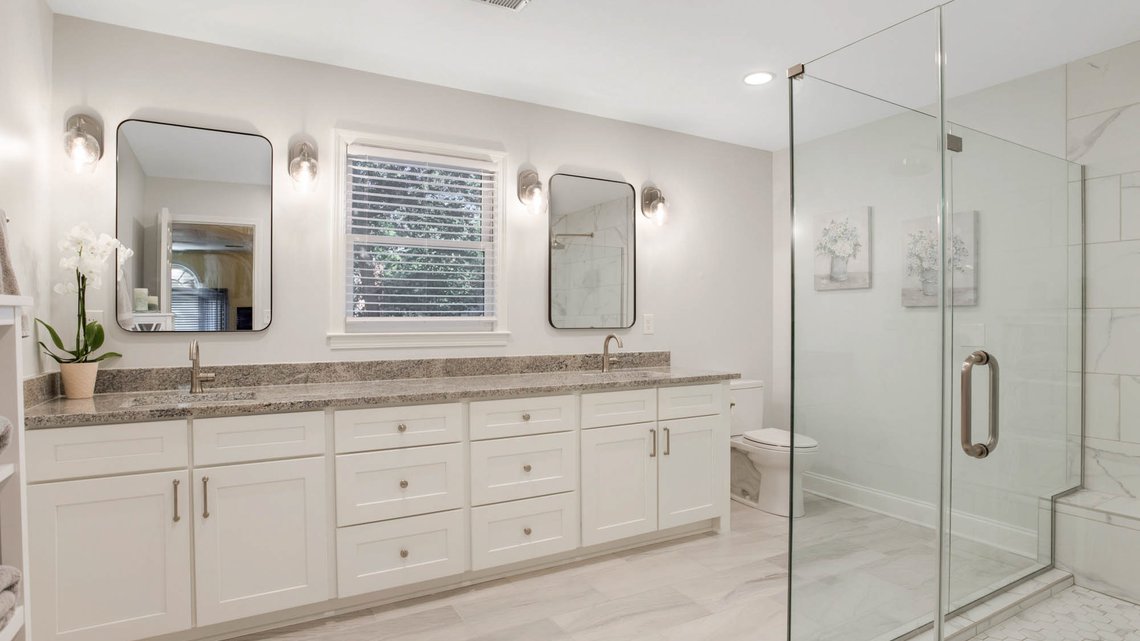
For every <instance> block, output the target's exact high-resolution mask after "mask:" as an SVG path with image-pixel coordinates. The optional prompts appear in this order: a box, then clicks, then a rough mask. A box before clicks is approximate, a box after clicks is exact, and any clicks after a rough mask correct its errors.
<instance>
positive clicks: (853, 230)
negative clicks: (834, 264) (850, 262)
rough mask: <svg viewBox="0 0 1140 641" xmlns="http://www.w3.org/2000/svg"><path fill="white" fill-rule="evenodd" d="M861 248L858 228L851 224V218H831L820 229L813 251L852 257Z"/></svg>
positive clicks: (836, 256) (837, 256)
mask: <svg viewBox="0 0 1140 641" xmlns="http://www.w3.org/2000/svg"><path fill="white" fill-rule="evenodd" d="M862 248H863V243H861V242H859V228H858V227H856V226H855V225H853V224H851V219H849V218H844V219H843V220H836V219H832V220H831V221H830V222H829V223H827V225H825V226H824V227H823V229H822V230H821V231H820V234H819V242H818V243H817V244H816V246H815V253H816V254H826V255H828V256H834V257H835V258H846V259H852V258H855V257H856V256H858V255H859V250H860V249H862Z"/></svg>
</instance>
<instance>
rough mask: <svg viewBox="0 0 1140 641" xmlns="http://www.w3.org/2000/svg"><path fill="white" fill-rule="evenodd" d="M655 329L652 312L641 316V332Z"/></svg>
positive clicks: (655, 324) (649, 331)
mask: <svg viewBox="0 0 1140 641" xmlns="http://www.w3.org/2000/svg"><path fill="white" fill-rule="evenodd" d="M656 331H657V322H656V321H655V320H654V318H653V314H646V315H644V316H643V317H642V321H641V333H642V334H652V333H654V332H656Z"/></svg>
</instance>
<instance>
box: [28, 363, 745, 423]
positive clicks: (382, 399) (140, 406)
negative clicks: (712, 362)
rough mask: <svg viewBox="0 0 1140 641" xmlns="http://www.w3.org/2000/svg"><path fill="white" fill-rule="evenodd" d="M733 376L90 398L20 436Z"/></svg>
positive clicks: (631, 373)
mask: <svg viewBox="0 0 1140 641" xmlns="http://www.w3.org/2000/svg"><path fill="white" fill-rule="evenodd" d="M734 378H740V375H739V374H731V373H725V372H702V371H695V370H680V369H676V368H672V367H647V368H640V369H619V370H615V371H612V372H607V373H602V372H600V371H596V370H595V371H589V370H576V371H560V372H543V373H533V374H494V375H484V376H443V377H437V378H402V379H390V380H373V381H353V382H335V383H306V384H295V385H264V386H258V387H240V388H239V387H230V388H207V390H206V392H205V393H204V394H202V395H200V396H198V395H195V396H191V395H190V394H188V393H187V392H186V390H185V389H179V390H161V391H149V392H127V393H112V394H96V395H95V397H94V398H91V399H85V400H67V399H64V398H57V399H52V400H49V401H46V402H44V403H40V404H38V405H34V406H32V407H30V408H28V410H27V411H26V412H25V416H24V424H25V426H26V428H27V429H42V428H53V427H71V426H76V425H98V424H106V423H134V422H139V421H160V420H169V419H180V418H196V417H210V416H241V415H245V414H275V413H280V412H300V411H306V410H323V409H326V408H353V407H380V406H394V405H415V404H422V403H441V402H450V401H471V400H482V399H492V398H512V397H520V396H544V395H552V394H565V393H570V392H597V391H609V390H621V389H636V388H646V387H659V386H669V385H693V384H700V383H715V382H720V381H726V380H730V379H734Z"/></svg>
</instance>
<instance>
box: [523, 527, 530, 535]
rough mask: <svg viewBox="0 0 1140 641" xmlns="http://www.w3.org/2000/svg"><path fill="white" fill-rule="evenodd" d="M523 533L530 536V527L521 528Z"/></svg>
mask: <svg viewBox="0 0 1140 641" xmlns="http://www.w3.org/2000/svg"><path fill="white" fill-rule="evenodd" d="M523 534H525V535H527V536H530V528H528V527H524V528H523Z"/></svg>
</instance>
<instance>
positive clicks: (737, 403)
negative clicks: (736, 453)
mask: <svg viewBox="0 0 1140 641" xmlns="http://www.w3.org/2000/svg"><path fill="white" fill-rule="evenodd" d="M729 390H730V391H729V394H730V396H731V397H732V401H731V402H732V410H731V411H732V435H733V436H737V435H740V434H743V433H745V432H747V431H749V430H758V429H760V428H762V427H764V381H757V380H748V379H740V380H737V381H732V382H731V383H729Z"/></svg>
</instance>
